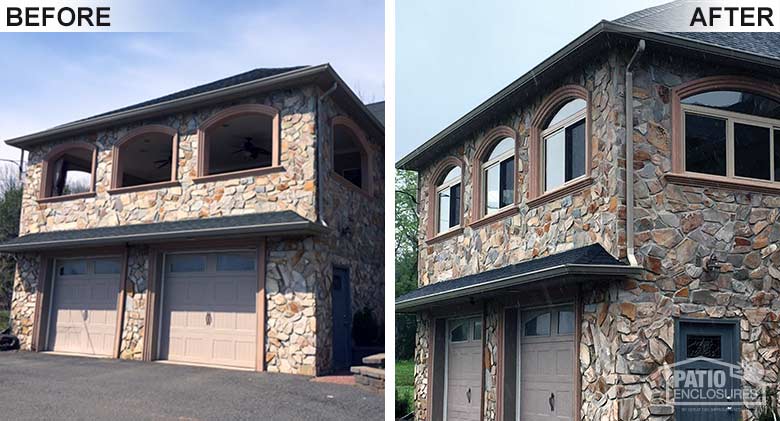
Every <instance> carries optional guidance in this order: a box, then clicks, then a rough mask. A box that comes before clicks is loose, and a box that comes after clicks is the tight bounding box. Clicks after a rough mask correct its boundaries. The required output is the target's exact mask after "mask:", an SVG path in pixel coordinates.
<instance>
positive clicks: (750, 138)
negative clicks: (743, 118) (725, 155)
mask: <svg viewBox="0 0 780 421" xmlns="http://www.w3.org/2000/svg"><path fill="white" fill-rule="evenodd" d="M770 135H771V133H770V129H769V128H767V127H759V126H753V125H749V124H742V123H734V175H736V176H737V177H748V178H757V179H761V180H771V179H772V168H771V159H772V154H771V152H770V145H771V143H770V141H769V140H770Z"/></svg>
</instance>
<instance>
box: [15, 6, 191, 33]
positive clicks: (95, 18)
mask: <svg viewBox="0 0 780 421" xmlns="http://www.w3.org/2000/svg"><path fill="white" fill-rule="evenodd" d="M158 9H159V10H158ZM169 9H170V8H166V7H165V5H164V4H162V2H161V3H157V2H153V1H152V0H0V32H170V31H171V30H172V28H173V25H174V23H175V22H176V21H177V18H176V17H175V16H170V13H171V12H170V10H169Z"/></svg>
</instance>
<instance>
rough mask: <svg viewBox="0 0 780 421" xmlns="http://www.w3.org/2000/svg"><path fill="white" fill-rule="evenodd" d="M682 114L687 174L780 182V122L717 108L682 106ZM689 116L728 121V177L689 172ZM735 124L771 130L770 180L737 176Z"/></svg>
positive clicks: (683, 152)
mask: <svg viewBox="0 0 780 421" xmlns="http://www.w3.org/2000/svg"><path fill="white" fill-rule="evenodd" d="M680 106H681V107H680V109H681V112H682V118H681V119H680V120H681V122H682V123H681V124H682V142H683V146H682V163H683V169H684V171H685V172H687V173H691V174H702V175H705V176H712V177H726V178H732V179H736V180H748V181H754V182H763V183H775V182H778V181H780V180H777V179H776V175H775V130H780V120H777V119H773V118H768V117H760V116H755V115H751V114H743V113H735V112H732V111H724V110H719V109H717V108H711V107H705V106H701V105H691V104H680ZM688 114H692V115H698V116H703V117H711V118H718V119H721V120H725V121H726V175H725V176H724V175H720V174H707V173H698V172H693V171H688V168H687V158H686V149H687V148H686V146H687V145H686V143H685V141H686V138H687V136H686V132H685V130H686V129H685V120H686V119H685V117H686V116H687V115H688ZM734 123H740V124H748V125H751V126H757V127H764V128H767V129H769V180H764V179H761V178H750V177H742V176H738V175H736V174H735V170H734V168H735V163H734V155H735V151H736V150H735V146H734Z"/></svg>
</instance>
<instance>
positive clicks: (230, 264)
mask: <svg viewBox="0 0 780 421" xmlns="http://www.w3.org/2000/svg"><path fill="white" fill-rule="evenodd" d="M253 270H255V255H254V254H252V253H240V254H239V253H232V254H220V255H218V256H217V271H218V272H234V271H245V272H246V271H253Z"/></svg>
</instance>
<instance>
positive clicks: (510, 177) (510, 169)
mask: <svg viewBox="0 0 780 421" xmlns="http://www.w3.org/2000/svg"><path fill="white" fill-rule="evenodd" d="M500 167H501V180H500V183H499V184H500V186H501V195H500V200H499V206H500V207H502V208H503V207H504V206H509V205H511V204H512V203H513V202H514V200H515V196H514V188H515V160H514V159H513V158H509V159H507V160H505V161H502V162H501V165H500Z"/></svg>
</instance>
